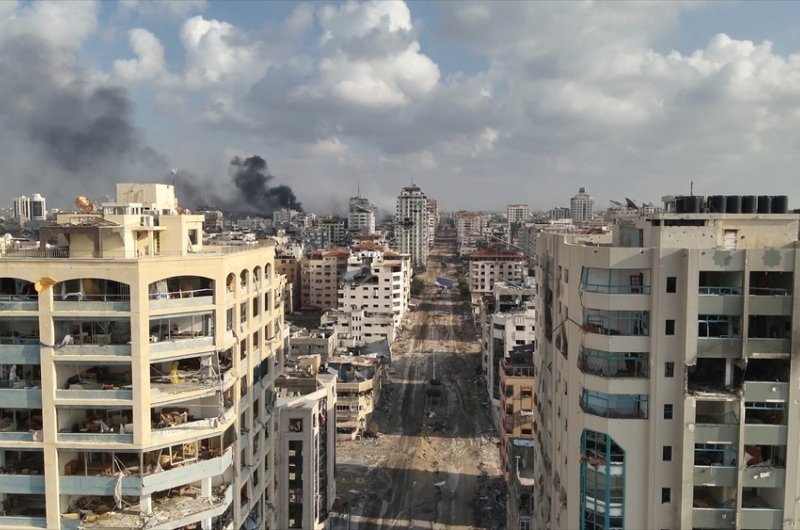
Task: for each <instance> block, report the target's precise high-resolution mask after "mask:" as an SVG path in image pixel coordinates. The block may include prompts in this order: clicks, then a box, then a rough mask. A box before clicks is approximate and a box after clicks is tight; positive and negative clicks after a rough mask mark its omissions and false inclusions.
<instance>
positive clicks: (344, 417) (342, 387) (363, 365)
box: [328, 356, 385, 439]
mask: <svg viewBox="0 0 800 530" xmlns="http://www.w3.org/2000/svg"><path fill="white" fill-rule="evenodd" d="M381 366H382V365H381V360H380V359H379V358H378V357H377V356H354V357H331V358H330V359H328V369H329V370H331V373H334V372H335V373H336V374H337V377H338V382H337V385H336V396H337V403H336V431H337V433H338V434H339V436H340V437H341V438H348V439H355V438H357V437H359V436H361V435H362V434H363V433H364V432H365V431H366V429H367V427H368V425H369V422H370V419H371V418H372V413H373V411H374V410H375V404H376V403H377V402H378V399H379V397H380V390H381V385H382V382H383V378H384V377H385V374H384V371H383V370H382V368H381Z"/></svg>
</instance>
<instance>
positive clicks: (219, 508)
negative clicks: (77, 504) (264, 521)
mask: <svg viewBox="0 0 800 530" xmlns="http://www.w3.org/2000/svg"><path fill="white" fill-rule="evenodd" d="M162 491H164V490H162ZM108 501H110V504H109V505H110V506H113V505H114V500H113V497H111V498H110V499H108ZM159 501H160V502H158V503H153V514H152V516H144V517H145V519H146V520H147V521H146V523H145V524H146V527H147V528H149V529H151V530H173V529H175V528H183V527H185V526H187V525H192V524H194V523H199V522H200V521H204V520H207V519H213V518H214V517H218V516H220V515H222V514H223V513H224V512H225V511H226V510H227V509H228V507H229V506H230V505H231V503H232V502H233V488H231V487H230V486H229V485H221V486H218V487H217V488H215V490H214V492H213V494H212V495H211V497H203V496H202V495H200V492H199V491H198V490H197V488H194V487H189V488H188V491H184V492H182V493H179V492H178V491H177V490H173V491H171V492H168V493H167V494H166V495H164V496H160V499H159ZM142 517H143V516H142V515H141V514H140V513H139V510H138V507H136V508H133V509H124V510H119V511H116V510H115V511H110V512H106V513H105V514H103V517H100V518H97V520H94V521H88V520H87V519H84V520H83V521H81V528H83V529H85V530H86V529H95V528H96V529H104V530H107V529H108V528H140V527H142Z"/></svg>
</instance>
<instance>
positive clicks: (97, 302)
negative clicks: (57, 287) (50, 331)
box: [53, 295, 131, 313]
mask: <svg viewBox="0 0 800 530" xmlns="http://www.w3.org/2000/svg"><path fill="white" fill-rule="evenodd" d="M130 310H131V302H130V299H129V298H128V296H127V295H125V296H124V297H121V295H114V296H112V295H92V296H89V295H87V296H75V297H73V298H65V299H64V300H53V311H54V312H56V313H71V312H75V311H82V312H86V313H103V312H125V311H130Z"/></svg>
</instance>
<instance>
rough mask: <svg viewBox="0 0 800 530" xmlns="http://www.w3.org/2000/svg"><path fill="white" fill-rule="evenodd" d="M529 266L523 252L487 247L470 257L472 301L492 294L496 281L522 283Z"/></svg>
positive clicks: (475, 302)
mask: <svg viewBox="0 0 800 530" xmlns="http://www.w3.org/2000/svg"><path fill="white" fill-rule="evenodd" d="M527 273H528V267H527V262H526V260H525V256H523V255H522V253H521V252H510V251H507V250H496V249H492V248H486V249H483V250H479V251H478V252H473V253H472V254H471V255H470V257H469V278H468V281H469V292H470V295H471V297H472V303H474V304H477V303H478V300H479V299H480V297H482V296H484V295H491V294H492V292H493V291H494V286H495V283H496V282H511V283H517V284H521V283H522V281H523V278H525V276H527Z"/></svg>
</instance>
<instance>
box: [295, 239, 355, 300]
mask: <svg viewBox="0 0 800 530" xmlns="http://www.w3.org/2000/svg"><path fill="white" fill-rule="evenodd" d="M349 257H350V249H348V248H346V247H340V248H335V249H331V250H315V251H313V252H310V253H309V254H307V255H306V256H304V257H303V258H302V259H301V260H300V307H301V308H303V309H329V308H335V307H337V305H338V303H339V294H338V291H339V280H340V278H341V277H342V275H343V274H344V273H345V272H346V271H347V260H348V258H349Z"/></svg>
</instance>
